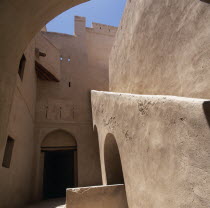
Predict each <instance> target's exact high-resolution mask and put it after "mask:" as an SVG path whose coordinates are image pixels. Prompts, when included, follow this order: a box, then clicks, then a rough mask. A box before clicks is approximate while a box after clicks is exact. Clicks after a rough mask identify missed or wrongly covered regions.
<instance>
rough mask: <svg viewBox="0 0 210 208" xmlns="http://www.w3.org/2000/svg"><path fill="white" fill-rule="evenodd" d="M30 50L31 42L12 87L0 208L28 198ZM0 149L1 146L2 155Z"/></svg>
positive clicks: (31, 113) (33, 102)
mask: <svg viewBox="0 0 210 208" xmlns="http://www.w3.org/2000/svg"><path fill="white" fill-rule="evenodd" d="M34 51H35V41H32V42H31V43H30V44H29V46H28V48H27V49H26V51H25V52H24V55H25V57H26V64H25V70H24V75H23V80H21V79H20V77H19V75H18V74H16V87H15V93H14V97H13V102H12V108H11V112H10V117H9V126H8V133H7V134H8V135H9V136H10V137H12V138H13V139H14V148H13V152H12V159H11V163H10V167H9V168H5V167H2V162H1V161H2V160H0V184H1V185H0V207H1V208H7V207H8V208H11V207H16V206H20V207H21V206H22V205H23V204H24V203H27V202H28V201H29V200H30V198H31V192H32V190H31V186H32V180H31V177H32V172H33V152H34V138H33V136H34V120H35V105H36V73H35V70H34V67H35V64H34V59H35V53H34ZM7 107H8V106H7ZM5 141H6V138H5ZM4 147H5V146H3V147H1V148H2V150H3V152H4ZM17 192H18V194H17ZM11 197H12V200H11Z"/></svg>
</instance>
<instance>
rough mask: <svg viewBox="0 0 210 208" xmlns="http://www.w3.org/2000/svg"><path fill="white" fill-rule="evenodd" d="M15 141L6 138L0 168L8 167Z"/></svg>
mask: <svg viewBox="0 0 210 208" xmlns="http://www.w3.org/2000/svg"><path fill="white" fill-rule="evenodd" d="M14 143H15V140H14V139H12V138H11V137H10V136H9V137H8V138H7V143H6V147H5V151H4V157H3V162H2V166H3V167H5V168H9V167H10V163H11V159H12V151H13V147H14Z"/></svg>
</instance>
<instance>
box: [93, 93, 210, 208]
mask: <svg viewBox="0 0 210 208" xmlns="http://www.w3.org/2000/svg"><path fill="white" fill-rule="evenodd" d="M92 112H93V123H94V125H96V127H97V129H98V137H99V146H100V156H101V164H102V176H103V180H105V175H106V174H105V168H104V153H103V151H104V150H103V148H104V140H105V138H106V135H107V134H109V133H110V134H113V135H114V137H115V138H116V141H117V144H118V148H119V152H120V157H121V162H122V169H123V175H124V180H125V187H126V193H127V199H128V206H129V207H130V208H140V207H141V208H151V207H152V208H160V207H161V208H169V207H170V208H178V207H179V208H180V207H183V208H184V207H185V208H192V207H193V208H194V207H196V208H208V207H209V205H210V204H209V202H210V166H209V155H210V127H209V126H210V122H209V120H210V101H209V100H202V99H192V98H183V97H174V96H146V95H145V96H144V95H133V94H120V93H108V92H96V91H92ZM111 118H112V119H111ZM113 118H114V119H113Z"/></svg>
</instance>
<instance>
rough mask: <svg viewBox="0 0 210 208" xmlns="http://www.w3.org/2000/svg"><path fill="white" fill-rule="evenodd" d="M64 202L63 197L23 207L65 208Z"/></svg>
mask: <svg viewBox="0 0 210 208" xmlns="http://www.w3.org/2000/svg"><path fill="white" fill-rule="evenodd" d="M65 202H66V199H65V198H57V199H50V200H44V201H41V202H39V203H36V204H32V205H29V206H26V207H25V208H65V207H66V206H65Z"/></svg>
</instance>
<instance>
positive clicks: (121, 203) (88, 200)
mask: <svg viewBox="0 0 210 208" xmlns="http://www.w3.org/2000/svg"><path fill="white" fill-rule="evenodd" d="M66 207H67V208H99V207H100V208H108V207H109V208H127V207H128V205H127V199H126V193H125V186H124V185H112V186H94V187H82V188H75V189H67V191H66Z"/></svg>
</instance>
